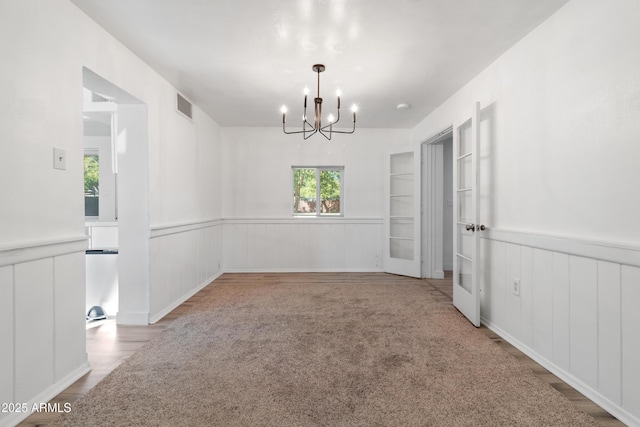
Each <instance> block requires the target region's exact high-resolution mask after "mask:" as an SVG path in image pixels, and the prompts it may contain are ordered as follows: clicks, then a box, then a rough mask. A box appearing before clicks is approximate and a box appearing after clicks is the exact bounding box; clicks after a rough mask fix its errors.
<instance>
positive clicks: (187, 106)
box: [178, 94, 192, 119]
mask: <svg viewBox="0 0 640 427" xmlns="http://www.w3.org/2000/svg"><path fill="white" fill-rule="evenodd" d="M178 111H180V112H181V113H182V114H184V115H185V116H187V117H189V118H190V119H191V118H192V117H191V103H190V102H189V101H187V100H186V98H184V97H183V96H182V95H180V94H178Z"/></svg>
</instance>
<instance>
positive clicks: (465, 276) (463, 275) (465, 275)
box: [456, 255, 472, 293]
mask: <svg viewBox="0 0 640 427" xmlns="http://www.w3.org/2000/svg"><path fill="white" fill-rule="evenodd" d="M471 271H472V265H471V262H469V261H468V260H466V259H464V258H462V257H460V256H459V255H458V271H456V274H457V275H458V282H457V283H458V286H460V287H462V288H464V289H465V290H466V291H467V292H469V293H471Z"/></svg>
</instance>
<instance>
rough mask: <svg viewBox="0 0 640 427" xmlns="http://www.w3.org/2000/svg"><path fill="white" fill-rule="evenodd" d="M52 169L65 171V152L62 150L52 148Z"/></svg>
mask: <svg viewBox="0 0 640 427" xmlns="http://www.w3.org/2000/svg"><path fill="white" fill-rule="evenodd" d="M53 168H54V169H62V170H65V169H67V152H66V151H65V150H63V149H62V148H55V147H53Z"/></svg>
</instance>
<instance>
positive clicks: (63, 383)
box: [0, 361, 91, 427]
mask: <svg viewBox="0 0 640 427" xmlns="http://www.w3.org/2000/svg"><path fill="white" fill-rule="evenodd" d="M90 371H91V366H90V365H89V362H88V361H87V362H84V363H83V364H82V365H80V366H78V367H77V368H76V369H74V370H73V371H72V372H70V373H69V374H67V375H66V376H64V377H63V378H62V379H60V381H58V382H56V383H55V384H52V385H51V386H50V387H48V388H47V389H46V390H44V391H43V392H41V393H39V394H38V395H37V396H36V397H34V398H33V399H31V400H29V401H28V402H20V403H21V404H22V403H24V404H26V406H27V409H28V411H27V412H13V413H11V414H10V415H9V416H8V417H6V418H3V419H0V427H12V426H15V425H17V424H18V423H20V422H21V421H23V420H25V419H26V418H27V417H29V416H30V415H32V414H33V413H34V412H32V409H34V408H38V407H39V406H40V404H42V403H45V404H46V403H47V402H49V401H50V400H51V399H53V398H54V397H56V396H57V395H58V394H60V393H62V392H63V391H64V390H66V389H67V388H68V387H69V386H71V385H72V384H73V383H75V382H76V381H78V380H79V379H80V378H82V377H83V376H85V375H86V374H87V373H89V372H90ZM15 403H17V402H15ZM71 405H72V408H73V403H72V404H71ZM61 409H64V407H61ZM72 410H73V409H72Z"/></svg>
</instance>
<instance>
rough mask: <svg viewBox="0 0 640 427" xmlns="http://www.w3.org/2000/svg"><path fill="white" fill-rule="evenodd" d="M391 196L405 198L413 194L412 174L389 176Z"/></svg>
mask: <svg viewBox="0 0 640 427" xmlns="http://www.w3.org/2000/svg"><path fill="white" fill-rule="evenodd" d="M390 179H391V186H390V189H389V190H390V192H391V195H392V196H405V195H407V194H412V192H413V174H402V175H391V178H390Z"/></svg>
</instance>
